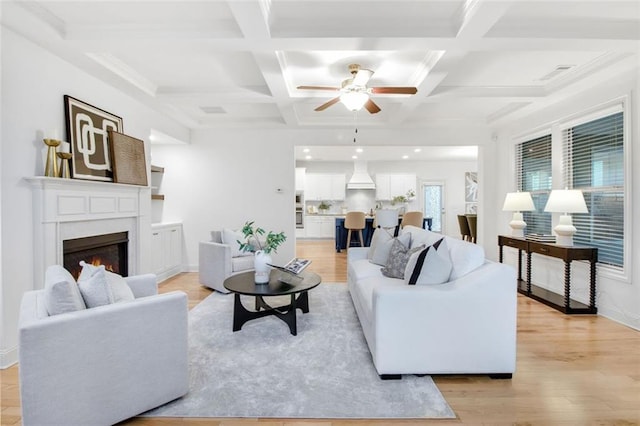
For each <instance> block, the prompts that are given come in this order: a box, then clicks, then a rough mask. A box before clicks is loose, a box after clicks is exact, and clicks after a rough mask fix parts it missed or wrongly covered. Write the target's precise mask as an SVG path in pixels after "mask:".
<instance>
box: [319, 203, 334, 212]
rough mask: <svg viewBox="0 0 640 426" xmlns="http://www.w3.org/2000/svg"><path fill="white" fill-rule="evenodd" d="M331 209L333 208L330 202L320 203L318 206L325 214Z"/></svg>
mask: <svg viewBox="0 0 640 426" xmlns="http://www.w3.org/2000/svg"><path fill="white" fill-rule="evenodd" d="M330 208H331V203H329V202H328V201H320V204H319V205H318V209H319V210H323V211H325V212H326V211H327V210H329V209H330Z"/></svg>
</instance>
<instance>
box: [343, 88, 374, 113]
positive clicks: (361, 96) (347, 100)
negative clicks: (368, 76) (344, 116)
mask: <svg viewBox="0 0 640 426" xmlns="http://www.w3.org/2000/svg"><path fill="white" fill-rule="evenodd" d="M368 100H369V95H368V94H366V93H363V92H346V93H343V94H342V95H340V102H342V103H343V104H344V106H346V107H347V109H348V110H349V111H360V110H361V109H362V107H363V106H364V104H365V103H366V102H367V101H368Z"/></svg>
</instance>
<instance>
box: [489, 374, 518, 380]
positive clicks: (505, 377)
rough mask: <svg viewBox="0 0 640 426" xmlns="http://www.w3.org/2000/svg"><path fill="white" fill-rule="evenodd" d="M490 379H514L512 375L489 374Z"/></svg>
mask: <svg viewBox="0 0 640 426" xmlns="http://www.w3.org/2000/svg"><path fill="white" fill-rule="evenodd" d="M489 377H491V378H492V379H494V380H506V379H511V377H513V374H511V373H498V374H489Z"/></svg>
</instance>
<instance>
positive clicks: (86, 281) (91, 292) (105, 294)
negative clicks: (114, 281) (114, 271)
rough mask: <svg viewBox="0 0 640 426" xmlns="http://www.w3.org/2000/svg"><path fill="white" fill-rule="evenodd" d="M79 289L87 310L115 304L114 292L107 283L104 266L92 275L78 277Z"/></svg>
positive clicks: (95, 270) (96, 269)
mask: <svg viewBox="0 0 640 426" xmlns="http://www.w3.org/2000/svg"><path fill="white" fill-rule="evenodd" d="M78 287H80V293H81V294H82V298H83V299H84V303H85V304H86V305H87V308H95V307H98V306H103V305H109V304H111V303H113V300H114V298H113V291H112V290H111V287H110V286H109V283H108V282H107V276H106V274H105V270H104V265H100V266H97V267H96V268H95V269H94V270H93V272H92V273H91V275H88V274H84V276H82V275H81V276H80V277H78Z"/></svg>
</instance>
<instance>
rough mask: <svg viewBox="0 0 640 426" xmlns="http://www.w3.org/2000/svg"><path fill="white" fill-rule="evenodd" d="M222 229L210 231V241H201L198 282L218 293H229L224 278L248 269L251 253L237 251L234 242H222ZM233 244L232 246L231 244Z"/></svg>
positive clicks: (249, 267)
mask: <svg viewBox="0 0 640 426" xmlns="http://www.w3.org/2000/svg"><path fill="white" fill-rule="evenodd" d="M222 233H223V231H211V241H201V242H200V247H199V251H198V257H199V259H198V271H199V277H200V284H202V285H204V286H207V287H209V288H212V289H214V290H216V291H219V292H220V293H229V290H227V289H226V288H224V285H223V283H224V280H225V279H227V278H229V277H230V276H232V275H236V274H239V273H241V272H246V271H250V270H252V269H253V265H254V255H253V253H242V254H240V253H239V249H238V246H237V244H235V242H233V241H231V242H229V243H227V244H225V243H223V242H222V238H223V235H222ZM232 244H233V247H232V246H231V245H232Z"/></svg>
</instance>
